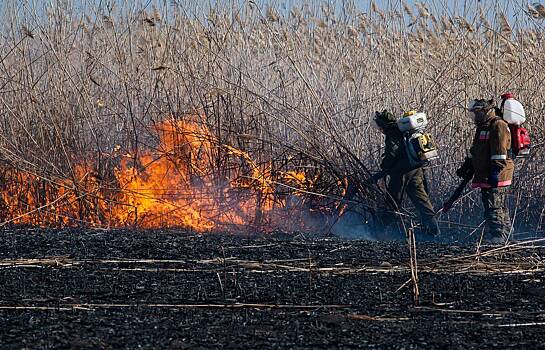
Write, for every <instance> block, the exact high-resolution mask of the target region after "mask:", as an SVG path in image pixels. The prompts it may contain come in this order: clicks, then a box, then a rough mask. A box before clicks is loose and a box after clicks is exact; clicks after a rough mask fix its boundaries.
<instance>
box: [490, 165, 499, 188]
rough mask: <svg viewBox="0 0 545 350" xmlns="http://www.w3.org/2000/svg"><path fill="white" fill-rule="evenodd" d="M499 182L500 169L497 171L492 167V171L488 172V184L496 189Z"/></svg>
mask: <svg viewBox="0 0 545 350" xmlns="http://www.w3.org/2000/svg"><path fill="white" fill-rule="evenodd" d="M499 182H500V169H498V167H497V166H494V165H493V166H492V170H491V171H490V176H489V177H488V184H489V185H490V186H492V187H493V188H495V187H498V184H499Z"/></svg>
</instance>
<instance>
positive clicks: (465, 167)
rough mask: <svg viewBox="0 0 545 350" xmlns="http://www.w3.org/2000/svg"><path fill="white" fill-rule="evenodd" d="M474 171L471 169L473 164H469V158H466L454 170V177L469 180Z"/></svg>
mask: <svg viewBox="0 0 545 350" xmlns="http://www.w3.org/2000/svg"><path fill="white" fill-rule="evenodd" d="M474 173H475V170H474V169H473V164H472V163H471V158H469V157H466V159H465V160H464V164H462V166H461V167H460V168H459V169H458V170H456V175H457V176H458V177H460V178H462V179H464V180H466V179H471V178H472V177H473V174H474Z"/></svg>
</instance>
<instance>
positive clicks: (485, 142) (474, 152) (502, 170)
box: [469, 109, 514, 188]
mask: <svg viewBox="0 0 545 350" xmlns="http://www.w3.org/2000/svg"><path fill="white" fill-rule="evenodd" d="M510 148H511V132H510V130H509V126H508V124H507V123H506V122H505V121H504V120H502V119H500V118H498V117H496V115H495V113H494V110H493V109H492V110H491V111H490V112H489V114H488V119H486V121H484V122H482V123H480V124H478V125H477V130H476V132H475V136H474V138H473V144H472V146H471V149H470V151H469V152H470V157H471V164H472V165H473V169H474V170H475V175H474V177H473V184H472V187H474V188H475V187H477V188H494V187H505V186H509V185H511V182H512V180H513V171H514V165H513V160H511V159H510V158H509V154H508V151H509V149H510ZM496 183H497V184H496Z"/></svg>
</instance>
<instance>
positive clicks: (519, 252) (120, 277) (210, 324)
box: [0, 230, 545, 349]
mask: <svg viewBox="0 0 545 350" xmlns="http://www.w3.org/2000/svg"><path fill="white" fill-rule="evenodd" d="M538 243H539V244H540V243H543V242H538ZM538 243H532V244H529V243H526V244H521V245H518V246H514V247H509V248H500V249H498V247H481V248H480V252H481V253H482V255H481V256H480V257H478V258H477V257H475V255H474V254H475V252H476V247H475V245H463V246H449V245H440V244H433V243H422V244H419V245H418V259H419V260H418V263H419V288H420V305H419V306H417V307H415V306H413V303H412V300H413V299H412V289H411V285H410V284H407V283H406V282H407V281H408V280H409V279H410V270H409V268H408V265H409V263H408V262H409V252H408V248H407V245H406V244H405V243H404V242H369V241H346V240H339V239H318V240H311V239H308V238H304V237H301V236H292V237H287V236H286V237H279V236H270V237H260V238H259V237H253V238H244V237H233V236H229V235H193V234H190V233H187V232H183V231H174V230H170V231H145V232H142V231H138V232H134V231H113V232H102V231H81V230H80V231H78V230H64V231H60V230H56V231H55V230H18V231H16V230H11V231H9V230H5V231H3V232H1V233H0V281H1V283H2V286H1V288H0V344H1V348H2V349H10V348H28V349H51V348H77V349H81V348H89V349H96V348H144V349H147V348H175V349H185V348H220V347H221V348H337V347H339V348H357V347H360V348H371V349H373V348H394V349H412V348H422V349H430V348H445V347H449V348H462V347H464V348H475V347H477V346H479V347H481V348H502V349H504V348H517V349H519V348H545V345H544V339H545V286H544V285H543V281H544V280H545V272H544V270H543V259H542V258H541V257H542V256H545V248H540V247H535V246H536V245H538Z"/></svg>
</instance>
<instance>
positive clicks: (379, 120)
mask: <svg viewBox="0 0 545 350" xmlns="http://www.w3.org/2000/svg"><path fill="white" fill-rule="evenodd" d="M396 122H397V118H396V117H395V115H393V114H392V113H391V112H388V111H387V110H386V109H385V110H384V111H382V112H375V123H376V124H377V126H378V127H379V128H381V129H383V130H386V129H388V128H390V127H392V126H396V127H397V124H396Z"/></svg>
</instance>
